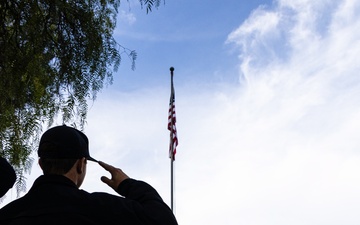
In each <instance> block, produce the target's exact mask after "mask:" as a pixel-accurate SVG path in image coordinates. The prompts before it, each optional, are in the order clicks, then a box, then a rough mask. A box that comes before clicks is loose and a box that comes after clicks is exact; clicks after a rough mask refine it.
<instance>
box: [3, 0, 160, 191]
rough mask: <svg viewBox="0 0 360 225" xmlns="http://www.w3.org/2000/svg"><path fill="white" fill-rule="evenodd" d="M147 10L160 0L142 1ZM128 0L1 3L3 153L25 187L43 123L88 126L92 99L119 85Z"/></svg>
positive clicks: (14, 0)
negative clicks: (121, 10) (116, 75)
mask: <svg viewBox="0 0 360 225" xmlns="http://www.w3.org/2000/svg"><path fill="white" fill-rule="evenodd" d="M139 1H140V3H141V5H142V6H143V5H144V6H146V9H147V12H149V11H151V8H152V7H157V6H158V5H159V4H158V1H159V0H145V1H143V0H139ZM119 4H120V0H56V1H53V0H26V1H17V0H7V1H0V79H1V82H0V155H1V156H3V157H5V158H6V159H7V160H8V161H9V162H10V163H11V164H12V165H13V166H14V168H15V170H16V173H17V175H18V179H17V183H16V187H17V191H18V194H19V193H20V192H21V191H24V190H25V187H26V186H25V185H26V182H25V176H24V173H26V172H30V169H31V164H32V161H33V159H32V158H31V157H30V156H31V153H32V152H33V151H35V150H36V148H37V147H36V145H37V143H38V138H39V135H40V133H41V132H42V127H43V125H44V124H45V126H51V125H52V124H53V122H54V120H55V119H60V120H62V121H63V123H67V124H72V125H73V126H76V127H79V128H80V129H83V126H84V123H85V121H86V114H87V110H88V105H87V101H88V100H89V99H90V100H95V99H96V94H97V92H98V91H99V90H101V89H102V88H103V86H104V85H106V84H111V83H112V80H113V76H112V73H113V71H116V70H117V68H118V66H119V64H120V62H121V55H122V54H123V53H126V54H127V55H128V56H129V57H130V58H131V60H132V61H133V67H134V61H135V59H136V56H137V55H136V52H135V51H131V50H129V49H127V48H124V47H123V46H121V45H119V44H118V43H117V42H116V41H115V39H114V37H113V36H112V35H113V31H114V29H115V25H116V15H117V10H118V7H119Z"/></svg>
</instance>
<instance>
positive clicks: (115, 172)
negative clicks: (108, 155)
mask: <svg viewBox="0 0 360 225" xmlns="http://www.w3.org/2000/svg"><path fill="white" fill-rule="evenodd" d="M99 165H100V166H102V167H103V168H104V169H105V170H107V171H108V172H110V174H111V179H109V178H107V177H105V176H102V177H101V181H102V182H104V183H105V184H107V185H109V186H110V187H112V188H113V189H114V190H116V189H117V188H118V186H119V184H120V183H121V182H122V181H123V180H125V179H128V178H129V177H128V176H127V175H126V174H125V173H124V172H123V171H122V170H121V169H119V168H115V167H113V166H111V165H109V164H106V163H104V162H101V161H99Z"/></svg>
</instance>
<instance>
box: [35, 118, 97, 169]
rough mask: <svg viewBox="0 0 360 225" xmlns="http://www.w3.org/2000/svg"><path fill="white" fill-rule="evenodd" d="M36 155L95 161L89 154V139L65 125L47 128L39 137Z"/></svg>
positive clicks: (45, 157) (46, 157)
mask: <svg viewBox="0 0 360 225" xmlns="http://www.w3.org/2000/svg"><path fill="white" fill-rule="evenodd" d="M38 156H39V157H40V158H44V159H80V158H82V157H85V158H86V159H88V160H90V161H94V162H97V160H96V159H94V158H92V157H91V156H90V154H89V140H88V138H87V137H86V135H85V134H84V133H82V132H81V131H79V130H77V129H75V128H73V127H68V126H66V125H62V126H57V127H53V128H50V129H49V130H47V131H46V132H45V133H44V134H43V135H42V137H41V139H40V144H39V149H38Z"/></svg>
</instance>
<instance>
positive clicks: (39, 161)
mask: <svg viewBox="0 0 360 225" xmlns="http://www.w3.org/2000/svg"><path fill="white" fill-rule="evenodd" d="M38 163H39V166H40V168H41V169H43V168H42V161H41V158H39V160H38Z"/></svg>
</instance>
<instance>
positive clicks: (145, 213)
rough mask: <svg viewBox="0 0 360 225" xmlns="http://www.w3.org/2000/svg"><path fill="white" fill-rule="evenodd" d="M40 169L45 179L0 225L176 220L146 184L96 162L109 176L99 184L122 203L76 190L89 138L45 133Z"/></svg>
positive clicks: (65, 131) (61, 130) (8, 209)
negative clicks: (109, 190)
mask: <svg viewBox="0 0 360 225" xmlns="http://www.w3.org/2000/svg"><path fill="white" fill-rule="evenodd" d="M38 155H39V157H40V158H39V165H40V167H41V169H42V170H43V173H44V175H42V176H40V177H39V178H37V180H35V182H34V184H33V186H32V187H31V189H30V190H29V192H28V193H27V194H26V195H25V196H24V197H22V198H20V199H17V200H15V201H13V202H11V203H9V204H8V205H7V206H5V207H4V208H2V209H0V224H1V225H6V224H22V225H23V224H62V225H63V224H77V225H79V224H101V225H106V224H123V225H132V224H133V225H135V224H136V225H139V224H154V225H155V224H156V225H176V224H177V222H176V219H175V217H174V215H173V213H172V212H171V210H170V209H169V207H168V206H167V205H166V204H165V203H164V202H163V200H162V199H161V197H160V196H159V194H158V193H157V192H156V190H155V189H154V188H152V187H151V186H150V185H149V184H147V183H145V182H142V181H138V180H134V179H131V178H129V177H128V176H127V175H126V174H125V173H124V172H123V171H122V170H121V169H118V168H115V167H113V166H111V165H108V164H106V163H104V162H98V163H99V164H100V166H102V167H103V168H104V169H105V170H107V171H109V172H110V174H111V179H110V178H107V177H101V180H102V181H103V182H104V183H106V184H107V185H109V186H110V187H112V188H113V189H114V190H115V191H116V192H117V193H119V194H120V195H122V196H124V197H120V196H115V195H111V194H107V193H101V192H96V193H88V192H86V191H83V190H79V187H80V186H81V184H82V182H83V180H84V178H85V175H86V166H87V161H93V162H97V161H96V160H95V159H94V158H92V157H91V156H90V155H89V142H88V138H87V137H86V136H85V134H83V133H82V132H80V131H78V130H76V129H74V128H71V127H67V126H58V127H54V128H51V129H49V130H48V131H46V132H45V133H44V134H43V136H42V137H41V139H40V144H39V149H38Z"/></svg>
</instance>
